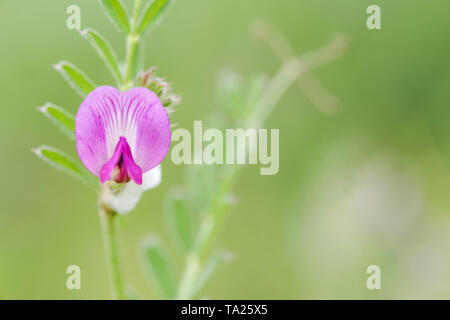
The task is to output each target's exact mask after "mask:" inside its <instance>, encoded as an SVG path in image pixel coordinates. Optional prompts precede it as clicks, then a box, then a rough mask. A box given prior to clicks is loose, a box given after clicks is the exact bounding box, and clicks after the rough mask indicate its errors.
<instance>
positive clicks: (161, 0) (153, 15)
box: [137, 0, 173, 35]
mask: <svg viewBox="0 0 450 320" xmlns="http://www.w3.org/2000/svg"><path fill="white" fill-rule="evenodd" d="M172 3H173V0H152V1H150V2H149V4H148V5H147V7H146V8H145V10H144V14H143V15H142V17H141V19H140V20H139V24H138V27H137V34H139V35H142V34H144V33H146V32H150V31H151V30H153V29H154V28H155V27H156V26H157V25H158V24H159V23H160V22H161V21H162V19H163V18H164V15H165V14H166V13H167V10H168V9H169V7H170V5H171V4H172Z"/></svg>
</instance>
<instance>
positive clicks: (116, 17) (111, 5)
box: [100, 0, 130, 34]
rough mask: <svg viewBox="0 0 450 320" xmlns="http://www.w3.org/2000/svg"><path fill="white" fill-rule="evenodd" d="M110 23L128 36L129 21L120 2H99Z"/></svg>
mask: <svg viewBox="0 0 450 320" xmlns="http://www.w3.org/2000/svg"><path fill="white" fill-rule="evenodd" d="M100 2H101V4H102V7H103V9H104V10H105V12H106V13H107V16H108V17H109V18H110V20H111V22H112V23H113V24H114V25H115V26H116V27H117V28H118V29H119V30H121V31H123V32H125V34H130V19H129V17H128V14H127V12H126V10H125V7H124V5H123V3H122V1H120V0H100Z"/></svg>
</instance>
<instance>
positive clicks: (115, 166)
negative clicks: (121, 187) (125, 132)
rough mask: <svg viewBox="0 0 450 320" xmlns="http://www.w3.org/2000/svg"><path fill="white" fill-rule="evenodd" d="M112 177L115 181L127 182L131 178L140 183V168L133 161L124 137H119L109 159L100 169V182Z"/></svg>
mask: <svg viewBox="0 0 450 320" xmlns="http://www.w3.org/2000/svg"><path fill="white" fill-rule="evenodd" d="M111 179H113V180H114V181H115V182H117V183H127V182H129V181H130V180H131V179H133V180H134V182H136V184H139V185H141V184H142V170H141V168H140V167H139V166H138V165H137V164H136V163H135V162H134V159H133V155H132V154H131V149H130V146H129V145H128V142H127V139H126V138H125V137H120V138H119V142H118V143H117V145H116V149H115V150H114V153H113V155H112V157H111V159H109V160H108V162H106V163H105V164H104V165H103V167H102V169H101V170H100V182H101V183H104V182H105V181H107V180H111Z"/></svg>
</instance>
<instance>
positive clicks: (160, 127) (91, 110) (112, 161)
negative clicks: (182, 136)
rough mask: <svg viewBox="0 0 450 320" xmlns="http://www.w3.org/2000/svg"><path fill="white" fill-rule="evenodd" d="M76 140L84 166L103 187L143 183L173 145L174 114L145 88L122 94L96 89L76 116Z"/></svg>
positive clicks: (116, 91) (113, 90) (106, 88)
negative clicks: (113, 182)
mask: <svg viewBox="0 0 450 320" xmlns="http://www.w3.org/2000/svg"><path fill="white" fill-rule="evenodd" d="M75 138H76V141H77V143H76V148H77V152H78V155H79V157H80V159H81V162H82V163H83V165H84V166H85V167H86V168H87V169H88V170H89V171H90V172H92V173H93V174H95V175H96V176H98V177H99V178H100V182H101V183H104V182H106V181H109V180H114V181H115V182H116V183H128V182H129V181H130V180H133V181H134V182H135V183H136V184H137V185H142V181H143V179H142V175H143V174H144V173H146V172H149V171H150V170H151V169H153V168H155V167H156V166H157V165H158V164H159V163H161V161H162V160H163V159H164V157H165V156H166V154H167V152H168V150H169V147H170V139H171V135H170V123H169V116H168V114H167V112H166V110H165V108H164V107H163V105H162V103H161V101H160V100H159V98H158V96H157V95H156V94H155V93H154V92H152V91H150V90H149V89H146V88H134V89H130V90H129V91H127V92H119V91H118V90H117V89H115V88H113V87H108V86H102V87H98V88H97V89H95V90H93V91H92V92H91V93H90V94H89V95H88V96H87V97H86V99H85V100H84V101H83V102H82V104H81V106H80V108H79V109H78V112H77V115H76V118H75Z"/></svg>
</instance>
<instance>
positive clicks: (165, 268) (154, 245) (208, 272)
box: [141, 235, 231, 299]
mask: <svg viewBox="0 0 450 320" xmlns="http://www.w3.org/2000/svg"><path fill="white" fill-rule="evenodd" d="M230 258H231V254H230V253H229V252H227V251H221V250H219V251H216V252H214V253H213V254H212V255H211V257H210V258H209V259H208V260H207V262H206V263H205V265H204V266H203V268H202V269H201V270H200V272H199V273H198V275H197V278H196V280H195V286H194V287H193V288H192V292H190V293H189V295H190V298H192V299H193V298H196V297H198V295H199V294H200V292H201V289H202V288H203V287H204V285H205V284H206V283H207V281H208V280H209V279H210V278H211V276H212V275H213V274H214V272H215V271H216V270H217V269H218V267H219V266H220V265H222V264H223V263H224V262H226V261H229V260H230ZM141 259H142V262H143V265H144V267H145V271H146V273H147V275H148V276H149V278H150V280H151V282H152V285H153V286H154V287H156V289H157V290H158V292H159V293H160V294H161V295H162V296H163V297H164V298H165V299H174V298H176V295H177V289H178V286H177V282H178V277H177V273H176V270H175V268H174V265H173V261H172V259H171V258H170V254H169V250H168V248H167V247H166V246H165V245H164V243H163V242H162V241H161V239H160V238H159V237H158V236H156V235H150V236H148V237H147V238H145V239H144V241H143V242H142V247H141Z"/></svg>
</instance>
